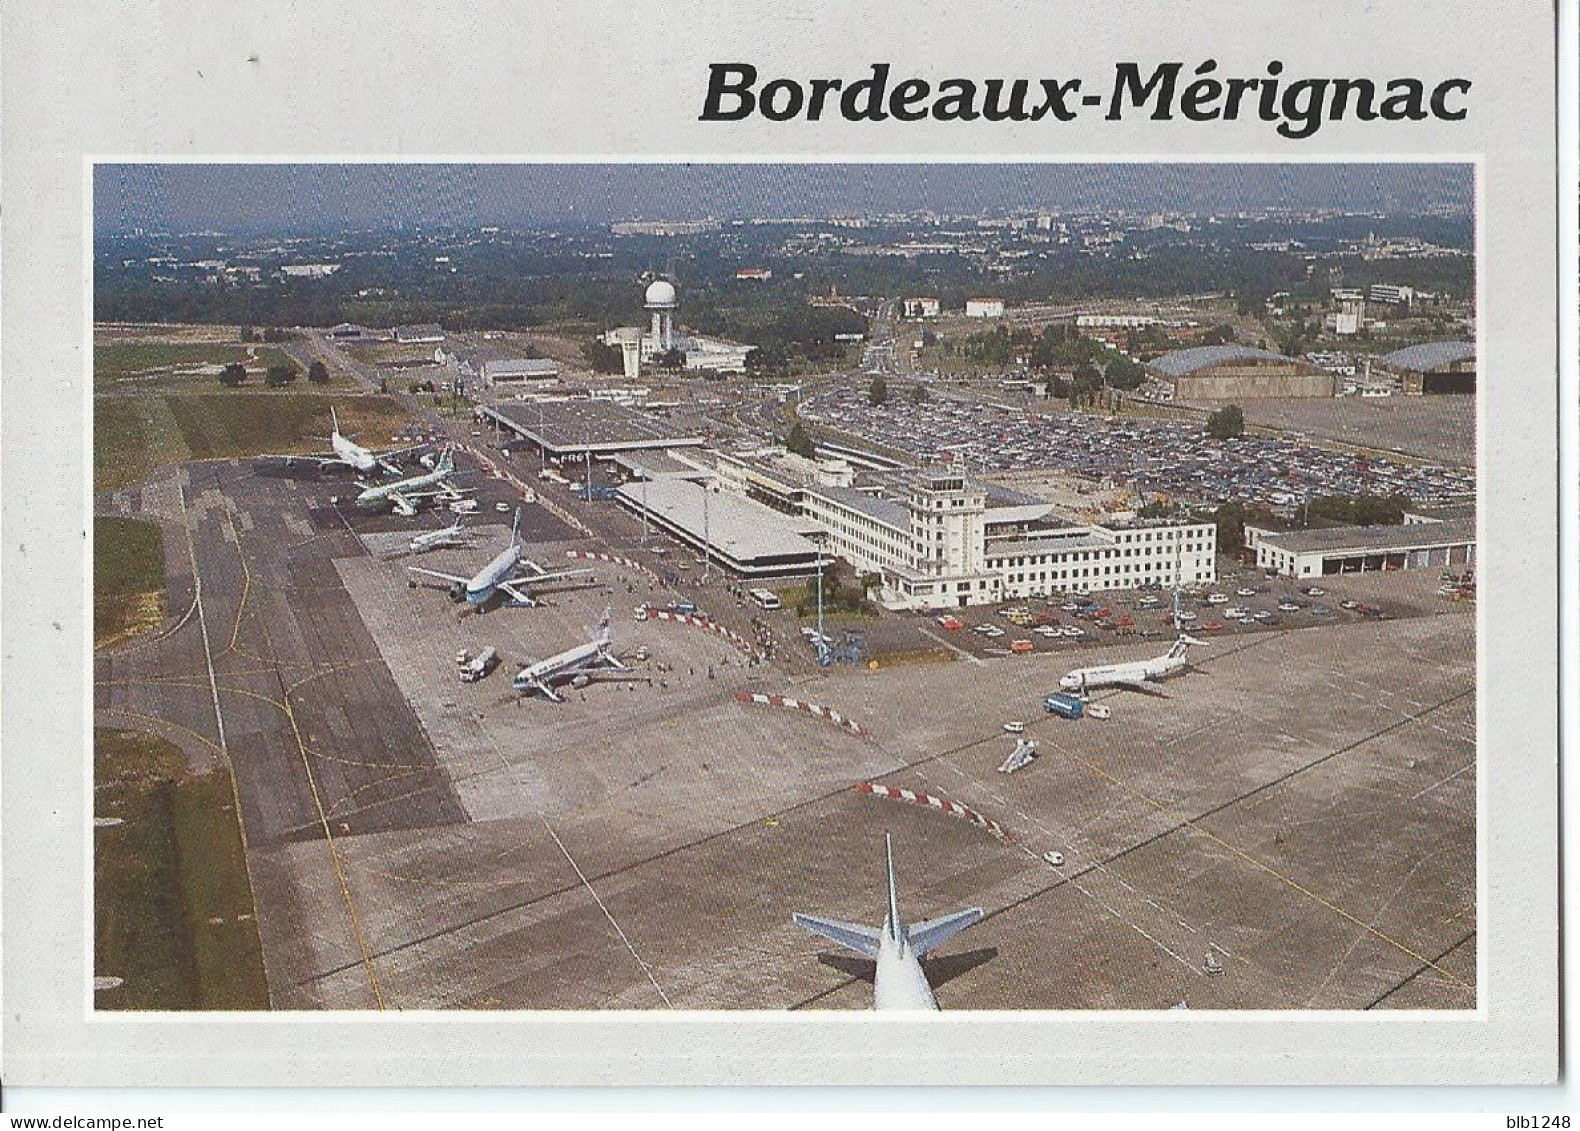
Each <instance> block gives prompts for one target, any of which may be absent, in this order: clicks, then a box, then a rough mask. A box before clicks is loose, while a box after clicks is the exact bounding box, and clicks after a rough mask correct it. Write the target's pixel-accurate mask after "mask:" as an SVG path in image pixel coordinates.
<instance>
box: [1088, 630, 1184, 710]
mask: <svg viewBox="0 0 1580 1131" xmlns="http://www.w3.org/2000/svg"><path fill="white" fill-rule="evenodd" d="M1201 643H1202V641H1200V640H1197V639H1196V638H1195V637H1194V636H1186V635H1185V634H1184V633H1180V636H1179V639H1177V640H1176V641H1174V646H1173V647H1172V648H1170V649H1169V650H1168V651H1167V652H1165V653H1164V654H1163V655H1161V656H1154V657H1153V658H1152V659H1150V660H1131V661H1129V662H1127V663H1123V664H1103V665H1101V666H1100V667H1095V668H1076V669H1075V670H1074V671H1073V672H1070V673H1069V674H1068V675H1066V676H1064V677H1063V678H1061V679H1060V680H1059V687H1060V688H1062V689H1063V690H1065V691H1078V692H1086V691H1095V690H1097V689H1098V688H1099V687H1128V688H1131V689H1132V690H1135V691H1145V692H1147V693H1148V694H1151V695H1162V694H1163V688H1162V686H1161V685H1160V684H1159V682H1158V681H1159V680H1164V679H1167V678H1168V677H1169V676H1171V675H1178V674H1179V673H1180V672H1182V671H1184V670H1185V669H1186V668H1188V667H1190V661H1189V660H1187V659H1186V658H1185V649H1186V648H1188V647H1189V646H1190V645H1192V644H1198V645H1199V644H1201Z"/></svg>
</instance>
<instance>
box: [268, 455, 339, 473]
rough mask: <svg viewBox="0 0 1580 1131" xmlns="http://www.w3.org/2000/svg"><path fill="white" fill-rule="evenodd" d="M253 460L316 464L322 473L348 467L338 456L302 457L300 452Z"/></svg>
mask: <svg viewBox="0 0 1580 1131" xmlns="http://www.w3.org/2000/svg"><path fill="white" fill-rule="evenodd" d="M253 458H254V459H278V460H284V461H285V462H286V463H316V464H317V465H318V470H320V471H327V470H328V469H329V468H331V467H345V466H347V464H346V461H345V460H343V459H341V458H340V457H339V456H337V455H302V454H301V453H300V452H298V453H296V454H295V455H289V456H288V455H276V454H272V453H268V452H265V453H264V454H263V455H261V456H254V457H253Z"/></svg>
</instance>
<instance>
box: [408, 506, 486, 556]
mask: <svg viewBox="0 0 1580 1131" xmlns="http://www.w3.org/2000/svg"><path fill="white" fill-rule="evenodd" d="M465 519H466V516H465V515H462V516H461V517H460V518H457V519H456V520H455V521H454V522H452V523H451V524H450V525H449V526H446V527H444V528H442V529H440V530H425V531H423V532H422V533H421V534H414V535H413V536H412V540H411V541H410V542H408V543H407V544H406V549H407V551H408V552H410V553H413V554H425V553H427V552H428V551H429V550H438V549H440V548H442V547H445V546H470V545H471V544H472V535H471V531H469V530H463V529H461V523H462V522H464V521H465Z"/></svg>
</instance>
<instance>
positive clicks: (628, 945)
mask: <svg viewBox="0 0 1580 1131" xmlns="http://www.w3.org/2000/svg"><path fill="white" fill-rule="evenodd" d="M479 730H480V731H481V733H482V735H483V737H484V738H485V739H487V741H488V745H489V746H490V747H491V748H492V749H493V751H494V757H496V758H498V759H499V762H500V765H501V766H502V767H503V769H504V771H505V776H506V777H507V778H509V777H511V776H512V774H511V771H512V770H514V769H515V767H514V766H512V765H511V764H510V759H508V758H506V757H505V752H504V751H503V750H501V749H500V748H499V744H498V743H497V742H495V741H494V736H493V735H492V734H491V733H490V732H489V730H488V728H487V727H480V728H479ZM516 785H517V788H518V789H520V790H521V792H522V794H523V796H524V797H525V798H526V801H527V803H528V804H529V805H533V798H532V796H531V793H530V791H529V790H528V789H527V788H526V786H525V784H524V783H522V782H521V781H520V780H519V779H517V780H516ZM533 811H534V813H535V814H536V815H537V818H538V820H539V821H541V822H542V823H543V829H544V831H545V832H547V833H548V834H549V839H550V840H552V841H553V842H554V847H556V848H558V849H559V850H560V855H561V856H563V857H565V862H566V863H567V864H569V865H570V866H571V871H573V872H575V873H576V878H577V880H579V881H580V882H581V886H582V887H584V888H586V889H587V894H588V895H590V896H592V899H593V902H594V903H596V904H597V905H598V910H599V911H601V912H603V917H604V918H605V919H607V920H609V925H610V926H611V927H613V928H614V933H615V934H616V935H618V936H619V938H620V942H621V943H623V944H624V946H625V949H626V950H627V951H628V952H630V955H631V957H632V958H633V959H634V960H635V961H636V964H637V966H638V967H640V968H641V971H642V974H643V976H644V977H646V978H647V980H648V984H650V985H651V986H652V987H653V991H654V992H655V993H657V994H658V996H659V999H660V1000H661V1001H663V1003H664V1007H665V1008H666V1009H674V1008H675V1004H674V1002H672V1001H670V1000H669V995H668V994H666V993H665V992H664V987H663V986H661V985H659V984H658V978H657V977H655V976H654V974H653V968H652V967H651V966H649V965H648V964H647V960H646V959H644V958H643V957H642V956H641V954H639V953H638V952H637V949H636V944H635V943H633V942H632V941H631V939H630V936H628V935H627V934H626V933H625V928H624V927H622V926H620V922H619V920H617V919H616V918H615V917H614V913H613V912H612V911H610V910H609V907H608V905H607V904H606V903H604V901H603V897H602V896H600V895H599V894H598V890H597V889H596V888H594V887H593V885H592V881H591V880H589V879H588V878H587V873H585V872H583V871H582V868H581V865H580V864H578V863H576V858H575V857H574V856H572V855H571V852H570V849H568V848H566V847H565V842H564V841H562V840H561V839H560V834H559V833H557V832H555V831H554V826H553V825H551V824H549V819H548V817H547V816H546V815H545V814H544V812H543V810H542V809H541V808H538V807H537V806H536V805H533Z"/></svg>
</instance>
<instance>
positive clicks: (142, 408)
mask: <svg viewBox="0 0 1580 1131" xmlns="http://www.w3.org/2000/svg"><path fill="white" fill-rule="evenodd" d="M330 405H334V407H335V411H336V412H337V413H338V414H339V415H340V427H341V428H342V429H343V430H345V431H346V432H349V433H355V434H356V437H357V440H358V442H359V443H362V444H366V445H367V446H368V447H372V448H377V447H383V446H387V445H388V444H389V442H390V437H391V435H393V434H394V433H395V432H397V431H399V430H400V429H401V428H403V427H405V426H406V424H407V423H408V422H409V421H408V417H407V416H406V414H405V412H404V411H403V410H402V409H401V408H400V406H399V405H398V404H396V402H395V401H394V400H392V399H390V398H387V397H370V396H355V397H353V396H329V395H326V394H322V393H310V392H306V391H305V390H304V391H301V392H295V391H293V392H290V393H261V392H247V391H244V390H219V391H216V392H213V393H202V394H198V395H193V396H163V395H158V394H155V395H150V396H144V397H98V398H95V400H94V403H93V417H94V419H93V486H94V489H95V490H97V491H109V490H114V489H116V488H118V487H124V486H126V485H128V484H131V483H137V482H140V481H141V480H143V479H145V478H147V476H148V475H149V473H151V472H152V471H153V470H154V469H155V468H157V467H161V466H164V465H165V464H171V463H179V462H182V461H185V460H189V459H225V458H230V457H233V456H252V455H263V454H265V453H270V452H275V453H279V454H282V455H289V454H295V453H309V452H318V451H327V450H328V448H329V442H328V440H327V436H328V435H329V407H330Z"/></svg>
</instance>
